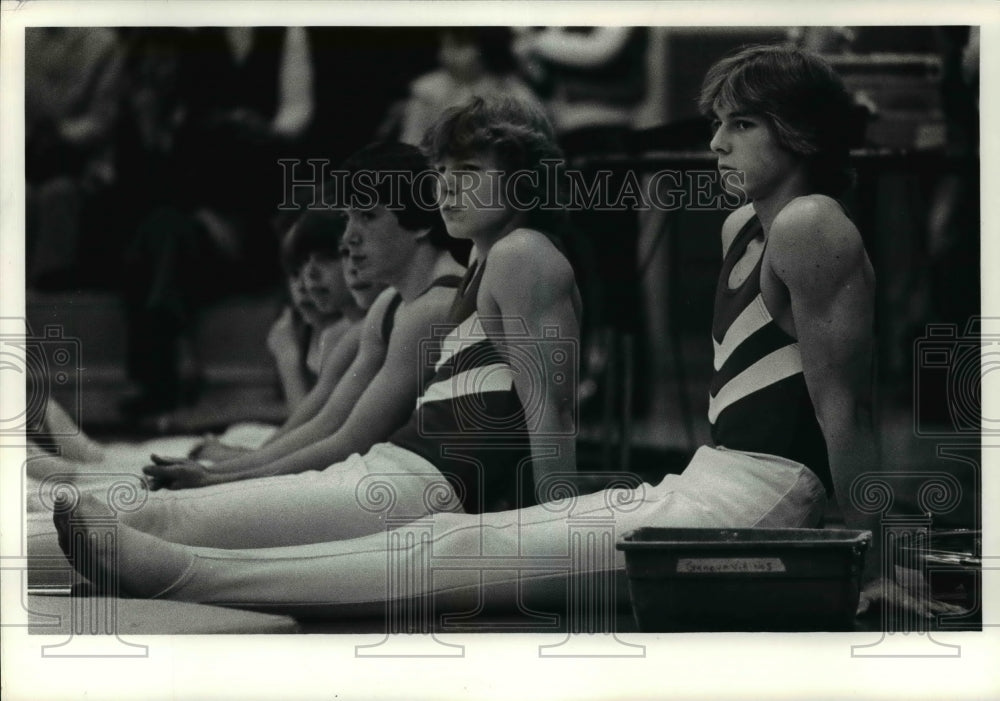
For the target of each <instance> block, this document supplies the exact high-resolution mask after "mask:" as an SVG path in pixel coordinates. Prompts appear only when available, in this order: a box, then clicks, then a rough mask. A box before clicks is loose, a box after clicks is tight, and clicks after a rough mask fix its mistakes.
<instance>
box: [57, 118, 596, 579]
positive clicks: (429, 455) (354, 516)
mask: <svg viewBox="0 0 1000 701" xmlns="http://www.w3.org/2000/svg"><path fill="white" fill-rule="evenodd" d="M435 135H436V136H437V137H438V138H436V139H432V142H431V143H432V145H434V146H435V150H434V153H433V156H434V162H435V164H436V165H437V168H438V171H439V173H440V179H441V186H440V187H441V192H440V195H441V197H440V200H441V202H440V204H441V209H442V211H443V212H444V214H445V222H446V224H447V227H448V232H449V233H450V234H451V235H452V236H454V237H456V238H457V239H460V240H468V241H471V242H472V244H473V246H474V258H475V261H476V262H475V264H474V265H473V267H472V268H471V269H470V271H469V273H468V274H467V275H466V278H465V280H464V281H463V284H462V286H461V288H460V292H459V296H458V298H457V300H455V305H454V307H453V310H454V315H453V317H452V319H451V326H452V327H453V328H452V330H451V332H450V333H448V334H447V335H446V336H444V338H443V339H442V338H441V335H442V334H441V332H442V331H443V329H440V328H439V329H437V330H436V331H437V333H434V331H435V330H434V329H431V328H430V327H429V326H428V325H426V324H425V325H424V330H423V334H424V336H426V337H427V340H429V341H434V340H435V339H437V340H438V341H439V344H440V349H439V351H437V352H432V353H430V355H429V356H428V357H430V358H431V359H432V360H433V363H434V365H436V368H435V367H433V365H432V366H431V367H430V368H429V369H430V370H433V371H434V375H433V377H428V382H427V383H426V387H425V390H424V392H423V394H422V395H421V397H420V399H419V400H417V401H415V402H414V404H415V405H416V409H415V410H412V409H411V411H412V416H411V418H410V421H409V423H408V424H407V425H406V426H405V427H404V428H403V429H401V430H400V431H398V432H397V433H395V434H394V435H393V436H391V437H390V438H389V441H388V442H385V443H379V444H377V445H375V446H374V447H372V448H371V449H370V450H369V451H367V452H366V453H365V454H363V455H359V454H355V455H352V456H350V457H348V458H347V459H346V460H343V461H342V462H339V463H337V464H332V465H330V466H329V467H326V469H323V470H321V471H312V472H306V473H300V474H294V475H282V476H277V477H270V478H266V479H255V480H249V481H243V482H239V483H234V484H226V485H214V486H209V487H205V488H204V489H198V490H190V491H183V492H162V491H161V492H156V493H154V494H151V495H150V498H149V501H148V502H147V503H146V504H145V506H144V507H143V508H141V509H139V510H137V511H135V512H134V513H133V514H131V515H130V516H129V517H127V524H128V529H129V532H131V531H132V529H136V532H140V531H141V532H145V533H148V534H151V536H157V537H160V538H163V539H165V540H166V541H172V542H174V543H185V544H189V545H211V546H216V547H224V548H233V549H236V548H247V547H251V548H252V547H268V546H281V545H293V546H297V545H301V544H303V543H314V542H322V541H328V540H332V539H340V538H350V537H353V536H358V535H362V534H368V533H374V532H378V531H381V530H382V529H383V528H384V525H385V522H386V518H403V519H413V518H417V517H420V516H423V515H425V514H427V513H429V512H432V511H440V510H454V511H462V510H463V509H464V510H467V511H480V510H482V509H484V508H495V507H496V506H499V505H505V504H506V505H509V504H518V503H523V502H524V501H527V500H530V499H531V494H530V492H531V490H530V487H531V484H532V481H533V480H532V476H531V472H530V471H528V470H527V469H525V468H530V469H531V470H533V471H534V475H535V477H540V476H542V475H544V474H545V473H546V472H548V471H560V472H562V471H567V470H571V469H573V467H574V465H575V455H574V442H573V441H574V436H573V430H574V426H573V425H572V417H573V413H572V409H573V407H572V396H573V395H572V393H573V388H572V386H571V383H570V382H567V381H565V378H564V381H561V382H560V381H557V380H554V379H553V378H556V377H557V376H558V372H557V369H556V368H554V367H549V366H551V365H552V364H553V360H552V358H551V354H549V353H541V354H538V356H536V357H538V359H539V361H540V362H541V363H542V364H543V365H545V366H546V368H547V370H546V371H544V372H542V373H540V374H534V373H528V372H519V371H517V370H523V368H521V367H520V366H521V364H522V363H523V360H522V356H521V355H520V354H519V353H518V352H517V351H518V346H519V345H520V344H524V343H525V341H526V340H527V341H528V342H529V345H530V342H531V339H546V338H549V336H548V335H547V334H546V333H545V330H546V329H556V330H557V331H558V332H559V335H560V337H561V338H563V339H569V340H573V339H575V338H576V334H577V328H578V318H579V314H580V307H579V294H578V291H577V290H576V286H575V282H574V278H573V272H572V268H571V266H570V264H569V262H568V261H567V260H566V258H565V257H564V256H563V255H562V254H561V253H560V252H559V249H558V248H557V246H556V245H555V244H554V243H553V242H552V241H551V240H550V239H549V238H548V237H547V236H546V235H545V234H543V233H541V232H540V231H538V230H536V229H534V228H531V222H532V221H533V219H535V218H536V217H540V218H544V216H542V215H543V214H544V213H539V212H536V211H534V210H531V209H528V210H526V209H524V208H523V207H519V206H517V203H516V202H513V201H508V199H505V198H501V200H500V201H494V202H493V206H484V205H479V206H474V205H473V204H472V203H475V202H477V201H480V202H482V201H489V200H488V198H489V197H490V195H491V193H493V192H494V188H493V185H498V186H499V189H500V190H501V191H502V190H503V189H504V186H505V185H506V184H507V181H506V178H505V177H504V175H503V173H504V172H517V171H523V170H524V169H529V170H532V171H534V172H536V173H541V172H542V170H543V164H542V160H543V159H546V158H549V157H554V156H558V154H559V152H558V149H557V147H556V146H555V142H554V139H553V135H552V130H551V126H550V124H549V123H548V121H547V119H546V118H545V116H544V115H543V114H542V113H541V112H540V111H539V110H537V109H534V108H532V107H531V106H528V105H523V104H521V103H516V102H512V101H511V102H491V103H487V102H484V101H482V100H478V101H476V102H474V103H473V104H472V105H470V106H469V107H467V108H465V109H461V110H453V111H452V112H451V113H449V114H448V115H447V117H446V118H445V119H444V121H443V122H442V123H441V124H440V125H439V126H438V128H437V130H436V131H435ZM455 171H462V172H465V173H478V174H479V175H481V176H482V177H481V178H480V179H479V180H480V181H479V182H478V183H477V184H476V196H475V197H470V193H469V192H466V193H464V195H463V194H461V193H460V192H459V189H458V187H457V185H456V173H455ZM493 178H497V179H498V180H495V181H493V180H492V179H493ZM523 180H524V181H527V180H528V179H527V178H525V179H523ZM420 181H421V182H431V179H427V178H422V179H421V180H420ZM510 185H511V187H510V196H516V197H518V198H520V199H521V201H525V202H527V201H530V199H531V195H533V194H538V193H541V192H543V190H541V187H543V186H544V184H539V183H538V181H537V179H536V181H535V184H534V186H535V187H536V188H537V190H536V191H535V192H517V193H515V192H514V185H515V183H513V182H511V183H510ZM525 186H526V187H531V185H528V184H527V183H525ZM477 198H478V199H477ZM430 201H433V199H432V200H430ZM435 211H436V210H435ZM351 216H352V220H351V221H350V223H349V224H348V229H347V234H346V242H347V245H348V247H349V248H350V249H351V255H352V259H354V260H355V261H356V262H357V263H358V264H359V266H360V269H361V271H362V273H363V272H364V271H365V269H366V268H367V267H369V266H372V267H374V266H375V265H377V263H376V261H375V260H374V259H372V258H371V254H372V251H374V250H375V249H376V248H378V249H379V250H385V254H386V255H389V252H390V251H391V250H394V247H395V245H398V244H396V243H395V240H397V239H398V237H399V236H400V232H398V231H396V230H395V227H394V226H391V224H392V222H393V220H394V215H393V214H392V213H391V212H389V211H387V210H385V209H384V208H382V207H376V208H375V210H374V211H373V212H370V213H366V212H354V211H352V212H351ZM545 216H547V215H545ZM490 322H493V323H490ZM397 323H401V322H400V321H397ZM455 324H457V326H455ZM526 337H527V339H526ZM417 351H418V347H417V346H416V345H414V346H411V347H410V348H408V349H407V352H408V362H409V363H411V364H414V363H416V362H417V360H418V353H417ZM421 364H423V363H421ZM561 369H562V370H563V371H564V373H565V376H566V378H568V377H569V376H571V375H572V373H570V372H568V371H567V369H566V368H561ZM532 378H534V379H535V380H538V379H539V378H541V379H540V381H541V384H540V385H535V386H532V385H531V381H532ZM398 390H400V391H402V390H405V388H398ZM522 398H525V399H526V398H531V399H533V400H535V402H536V404H531V405H530V406H532V407H536V408H537V412H535V413H534V414H532V415H531V416H530V417H529V416H526V415H525V411H524V406H523V405H522V401H523V399H522ZM539 399H541V401H538V400H539ZM524 404H528V402H524ZM528 419H531V420H530V421H529V420H528ZM497 426H502V427H504V428H506V430H505V431H503V432H502V434H501V435H495V434H496V433H497V431H496V429H497ZM519 468H522V469H521V470H520V473H522V474H520V475H519ZM205 473H206V474H209V475H211V474H213V473H212V470H205ZM519 476H520V477H522V479H519ZM383 482H384V483H386V484H387V485H388V489H389V490H390V491H391V492H392V495H391V499H392V504H393V506H392V508H391V509H390V510H389V511H388V512H384V511H380V510H377V509H374V510H373V509H371V508H370V506H369V505H368V504H366V503H365V496H371V497H372V498H374V495H372V494H371V490H372V489H375V487H377V486H378V485H379V484H381V483H383ZM376 491H378V490H377V489H376ZM428 494H431V496H430V497H428ZM84 508H86V507H85V506H81V509H84ZM80 513H83V512H82V511H81V512H80ZM62 519H63V516H60V517H59V521H60V522H61V521H62ZM154 587H155V585H154Z"/></svg>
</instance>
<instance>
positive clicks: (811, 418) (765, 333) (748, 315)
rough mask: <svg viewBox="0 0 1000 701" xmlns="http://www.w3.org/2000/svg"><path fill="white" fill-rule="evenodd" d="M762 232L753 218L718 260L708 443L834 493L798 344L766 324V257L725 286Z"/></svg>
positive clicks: (768, 317) (769, 320) (770, 322)
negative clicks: (799, 473)
mask: <svg viewBox="0 0 1000 701" xmlns="http://www.w3.org/2000/svg"><path fill="white" fill-rule="evenodd" d="M761 231H762V229H761V224H760V221H759V220H758V219H757V217H756V215H755V216H754V217H753V218H751V219H750V221H748V222H747V223H746V224H745V225H744V226H743V228H742V229H740V232H739V233H738V234H737V235H736V238H735V239H733V242H732V245H731V246H730V247H729V250H728V251H727V252H726V256H725V258H724V259H723V262H722V273H721V274H720V276H719V285H718V288H717V290H716V293H715V312H714V315H713V320H712V341H713V344H714V346H715V358H714V367H715V373H714V375H713V376H712V383H711V385H710V387H709V405H708V420H709V422H710V423H711V427H712V440H713V441H714V443H715V444H716V445H717V446H723V447H726V448H730V449H732V450H742V451H746V452H754V453H767V454H769V455H778V456H781V457H784V458H788V459H790V460H795V461H796V462H800V463H802V464H803V465H805V466H806V467H808V468H809V469H810V470H812V471H813V472H814V473H816V476H817V477H819V479H820V480H821V481H822V482H823V485H824V486H825V487H826V489H827V492H828V493H829V492H832V489H833V487H832V481H831V478H830V464H829V457H828V455H827V451H826V441H825V440H824V438H823V433H822V432H821V431H820V427H819V422H818V421H817V420H816V411H815V409H814V408H813V404H812V400H811V399H810V398H809V392H808V390H807V388H806V381H805V376H804V375H803V373H802V357H801V355H800V353H799V344H798V343H797V342H796V340H795V339H794V338H792V337H791V336H789V335H788V334H787V333H785V332H784V331H783V330H782V329H781V328H780V327H779V326H778V325H777V323H775V321H774V319H772V318H771V314H770V312H768V310H767V307H766V306H765V304H764V298H763V297H762V296H761V291H760V271H761V266H762V263H763V260H764V253H763V251H762V252H761V257H760V259H759V260H758V261H757V264H756V265H755V266H754V269H753V271H752V272H751V273H750V274H749V275H748V276H747V278H746V280H744V281H743V282H742V283H741V284H740V286H739V287H737V288H735V289H730V288H729V275H730V273H731V272H732V270H733V266H735V265H736V262H737V261H738V260H739V259H740V258H741V257H742V256H743V254H744V253H745V252H746V249H747V246H748V245H749V244H750V241H752V240H753V239H754V238H755V237H757V236H759V235H760V234H761ZM765 247H766V242H765Z"/></svg>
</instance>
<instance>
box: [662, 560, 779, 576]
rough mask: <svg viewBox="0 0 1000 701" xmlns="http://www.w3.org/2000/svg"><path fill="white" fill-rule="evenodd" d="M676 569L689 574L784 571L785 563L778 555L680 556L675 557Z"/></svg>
mask: <svg viewBox="0 0 1000 701" xmlns="http://www.w3.org/2000/svg"><path fill="white" fill-rule="evenodd" d="M677 571H678V572H684V573H690V574H695V573H705V574H721V573H729V572H735V573H739V572H746V573H757V572H784V571H785V563H784V562H782V561H781V558H778V557H681V558H678V559H677Z"/></svg>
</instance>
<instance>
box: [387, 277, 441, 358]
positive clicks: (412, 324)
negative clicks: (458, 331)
mask: <svg viewBox="0 0 1000 701" xmlns="http://www.w3.org/2000/svg"><path fill="white" fill-rule="evenodd" d="M454 300H455V288H454V287H432V288H431V289H429V290H427V292H425V293H424V294H422V295H421V296H420V297H418V298H417V299H415V300H413V301H411V302H404V303H403V304H401V305H399V310H398V311H397V312H396V321H395V325H394V327H393V332H392V336H391V337H390V338H389V344H390V345H396V344H397V342H402V343H405V344H407V345H408V344H411V343H413V342H414V340H415V339H422V338H429V337H431V336H433V335H434V334H433V332H434V327H435V326H441V327H445V326H447V327H449V328H450V326H454V324H450V325H449V322H448V313H449V311H451V305H452V302H453V301H454Z"/></svg>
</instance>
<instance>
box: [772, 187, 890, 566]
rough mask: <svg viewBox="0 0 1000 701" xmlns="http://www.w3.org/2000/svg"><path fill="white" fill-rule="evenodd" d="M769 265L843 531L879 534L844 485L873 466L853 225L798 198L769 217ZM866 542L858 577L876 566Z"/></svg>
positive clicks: (860, 255)
mask: <svg viewBox="0 0 1000 701" xmlns="http://www.w3.org/2000/svg"><path fill="white" fill-rule="evenodd" d="M768 247H769V252H770V256H771V262H772V269H773V270H774V272H775V273H776V274H777V275H778V277H779V278H780V279H781V280H782V282H784V284H785V285H786V286H787V288H788V292H789V295H790V298H791V309H792V318H793V321H794V325H795V334H796V337H797V339H798V342H799V350H800V352H801V355H802V367H803V372H804V374H805V380H806V386H807V387H808V390H809V396H810V398H811V399H812V402H813V406H814V407H815V410H816V418H817V420H818V421H819V425H820V428H821V430H822V432H823V437H824V438H825V439H826V446H827V452H828V454H829V457H830V471H831V475H832V477H833V486H834V491H835V494H836V496H837V501H838V503H839V504H840V507H841V510H842V512H843V516H844V521H845V523H846V524H847V525H848V526H849V527H851V528H857V529H863V530H871V531H872V532H873V533H874V534H876V539H877V536H878V533H879V522H878V515H877V514H876V515H873V514H865V513H863V512H861V511H859V510H858V509H857V508H855V505H854V504H853V502H852V500H851V484H852V482H853V481H854V480H855V479H857V478H858V477H859V476H861V475H862V474H864V473H866V472H876V471H878V470H879V469H880V457H879V446H878V440H877V437H876V435H875V431H874V425H873V417H872V387H871V369H872V352H873V343H874V337H873V321H874V289H875V281H874V274H873V272H872V269H871V264H870V263H869V261H868V257H867V255H866V254H865V251H864V247H863V246H862V243H861V237H860V235H859V234H858V232H857V229H855V228H854V225H853V224H851V222H850V221H849V220H848V219H847V218H846V217H845V216H844V215H843V214H842V213H841V212H840V211H839V208H837V206H836V205H835V204H834V203H833V202H832V201H829V200H823V199H819V200H816V199H812V198H804V199H802V200H797V201H795V202H793V203H792V204H790V205H789V206H788V207H786V209H785V210H784V211H782V212H781V214H779V215H778V217H777V218H776V219H775V220H774V224H773V226H772V229H771V234H770V240H769V242H768ZM881 558H882V553H881V548H880V543H878V542H874V543H873V550H872V552H871V553H870V555H869V558H868V565H867V567H866V577H865V578H866V580H869V579H872V578H873V577H875V576H877V574H878V571H879V568H880V567H881Z"/></svg>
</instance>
